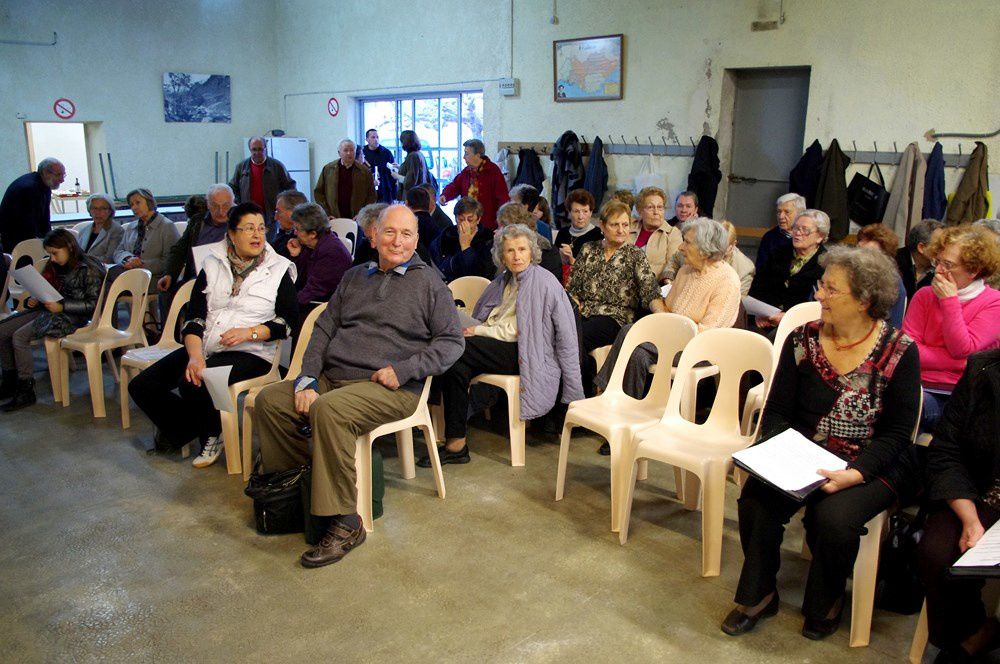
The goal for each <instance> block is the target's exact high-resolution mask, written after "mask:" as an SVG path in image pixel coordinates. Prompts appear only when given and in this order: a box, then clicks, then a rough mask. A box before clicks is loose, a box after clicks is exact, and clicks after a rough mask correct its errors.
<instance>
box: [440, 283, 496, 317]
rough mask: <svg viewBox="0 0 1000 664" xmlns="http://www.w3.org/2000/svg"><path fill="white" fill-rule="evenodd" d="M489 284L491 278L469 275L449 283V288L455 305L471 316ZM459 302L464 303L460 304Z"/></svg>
mask: <svg viewBox="0 0 1000 664" xmlns="http://www.w3.org/2000/svg"><path fill="white" fill-rule="evenodd" d="M489 285H490V280H489V279H487V278H486V277H475V276H468V277H459V278H458V279H455V280H454V281H452V282H450V283H449V284H448V288H449V289H450V290H451V295H452V297H453V298H454V300H455V305H456V306H458V307H459V308H460V309H464V310H465V312H466V313H467V314H469V315H470V316H471V315H472V311H473V309H475V308H476V304H477V303H478V302H479V298H480V297H482V296H483V291H484V290H486V287H487V286H489ZM459 302H461V303H462V304H461V305H459V304H458V303H459Z"/></svg>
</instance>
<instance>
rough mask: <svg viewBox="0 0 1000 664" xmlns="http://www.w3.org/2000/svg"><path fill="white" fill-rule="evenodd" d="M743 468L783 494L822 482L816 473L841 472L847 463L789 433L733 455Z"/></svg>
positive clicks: (780, 434) (811, 442)
mask: <svg viewBox="0 0 1000 664" xmlns="http://www.w3.org/2000/svg"><path fill="white" fill-rule="evenodd" d="M733 458H734V459H739V460H740V462H741V463H742V464H744V465H745V466H747V467H748V468H751V469H753V471H754V472H755V473H757V474H758V475H760V476H761V477H762V478H764V479H766V480H767V481H768V482H770V483H771V484H773V485H775V486H776V487H778V488H779V489H784V490H785V491H798V490H800V489H803V488H805V487H807V486H809V485H810V484H815V483H816V482H819V481H821V480H822V479H823V477H822V476H821V475H819V474H817V473H816V471H817V470H844V469H845V468H847V462H846V461H844V460H843V459H841V458H840V457H838V456H837V455H835V454H832V453H831V452H828V451H827V450H826V449H824V448H822V447H820V446H819V445H817V444H816V443H814V442H813V441H811V440H809V439H808V438H806V437H805V436H803V435H802V434H801V433H799V432H798V431H796V430H795V429H788V430H787V431H783V432H782V433H779V434H778V435H777V436H775V437H774V438H771V439H770V440H766V441H764V442H763V443H760V444H759V445H754V446H753V447H748V448H747V449H745V450H740V451H739V452H736V453H735V454H733Z"/></svg>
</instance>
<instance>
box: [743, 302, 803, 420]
mask: <svg viewBox="0 0 1000 664" xmlns="http://www.w3.org/2000/svg"><path fill="white" fill-rule="evenodd" d="M819 316H820V304H819V302H802V303H800V304H796V305H795V306H794V307H792V308H791V309H789V310H788V311H787V312H785V315H784V316H782V317H781V321H780V322H779V323H778V329H777V330H775V332H774V346H773V349H772V353H773V361H772V362H771V370H772V371H774V370H775V369H777V368H778V360H779V359H780V358H781V349H782V348H783V347H784V346H785V340H786V339H788V335H789V334H791V333H792V331H793V330H794V329H795V328H797V327H801V326H803V325H805V324H806V323H811V322H812V321H814V320H819ZM766 399H767V394H766V392H765V386H764V384H763V383H761V384H760V385H755V386H754V387H752V388H750V391H749V392H748V393H747V400H746V403H745V404H744V405H743V420H742V422H741V424H740V426H741V427H742V429H743V433H744V434H749V433H750V429H751V428H752V426H753V419H754V416H755V415H757V414H758V413H760V411H761V410H763V409H764V402H765V401H766Z"/></svg>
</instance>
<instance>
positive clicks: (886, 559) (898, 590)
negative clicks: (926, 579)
mask: <svg viewBox="0 0 1000 664" xmlns="http://www.w3.org/2000/svg"><path fill="white" fill-rule="evenodd" d="M924 522H925V515H924V513H923V511H921V512H919V513H918V514H917V516H916V517H914V518H913V519H912V520H911V518H910V517H909V516H907V515H906V514H905V513H904V512H895V513H893V514H892V515H890V516H889V534H888V537H886V539H885V541H884V542H883V543H882V551H881V555H880V556H879V564H878V577H877V581H876V582H875V606H876V607H878V608H880V609H884V610H886V611H892V612H894V613H901V614H903V615H906V616H909V615H913V614H914V613H917V612H918V611H920V607H921V606H923V603H924V588H923V585H922V584H921V582H920V574H919V570H918V569H917V545H918V544H919V542H920V538H921V536H922V535H923V532H924V530H923V529H924Z"/></svg>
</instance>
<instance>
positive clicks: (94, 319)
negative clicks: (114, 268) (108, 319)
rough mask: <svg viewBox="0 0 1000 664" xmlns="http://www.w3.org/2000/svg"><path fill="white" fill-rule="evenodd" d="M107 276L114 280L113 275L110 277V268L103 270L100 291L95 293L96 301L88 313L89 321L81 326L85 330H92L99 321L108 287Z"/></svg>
mask: <svg viewBox="0 0 1000 664" xmlns="http://www.w3.org/2000/svg"><path fill="white" fill-rule="evenodd" d="M109 278H111V280H112V281H114V277H111V270H105V272H104V279H103V280H102V281H101V291H100V292H99V293H98V294H97V303H96V304H95V305H94V311H93V312H91V314H90V322H89V323H87V324H86V325H84V327H83V329H85V330H92V329H94V328H95V327H97V324H98V323H100V322H101V313H102V312H103V311H104V301H105V298H106V297H107V294H108V288H110V284H109V283H108V279H109Z"/></svg>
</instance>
